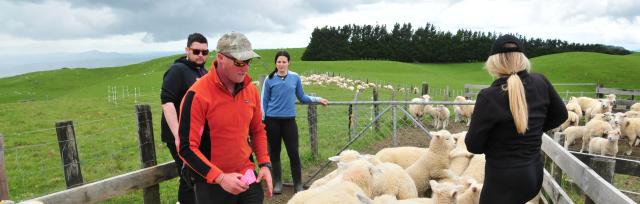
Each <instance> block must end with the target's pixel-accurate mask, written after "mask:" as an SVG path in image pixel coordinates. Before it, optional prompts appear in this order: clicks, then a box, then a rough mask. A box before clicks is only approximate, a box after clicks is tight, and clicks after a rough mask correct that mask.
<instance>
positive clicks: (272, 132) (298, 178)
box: [261, 50, 329, 194]
mask: <svg viewBox="0 0 640 204" xmlns="http://www.w3.org/2000/svg"><path fill="white" fill-rule="evenodd" d="M289 60H290V56H289V53H288V52H287V51H284V50H283V51H279V52H278V53H276V57H275V63H276V68H275V69H274V70H273V72H271V74H269V77H268V78H267V79H265V80H264V83H263V87H262V97H261V98H262V111H264V114H262V115H263V116H264V117H265V118H264V124H265V125H266V130H267V140H268V142H269V157H270V158H271V164H272V166H273V172H272V173H273V175H272V176H273V193H274V194H280V193H281V192H282V176H281V175H282V174H281V171H282V170H281V165H280V148H281V141H282V140H284V145H285V147H286V148H287V155H289V162H290V164H291V176H292V177H293V184H294V185H293V187H294V191H295V192H298V191H302V190H304V189H303V187H302V175H301V174H302V173H301V171H302V169H301V168H302V167H301V165H300V156H299V155H298V125H297V124H296V104H295V103H296V98H297V99H298V100H300V102H302V103H321V104H322V105H327V103H329V101H328V100H327V99H324V98H320V97H315V96H307V95H305V94H304V90H303V89H302V82H301V81H300V76H298V74H297V73H295V72H292V71H289V62H290V61H289Z"/></svg>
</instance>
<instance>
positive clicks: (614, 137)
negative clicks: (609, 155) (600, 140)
mask: <svg viewBox="0 0 640 204" xmlns="http://www.w3.org/2000/svg"><path fill="white" fill-rule="evenodd" d="M619 139H620V130H618V129H613V130H609V131H607V140H609V142H615V141H618V140H619Z"/></svg>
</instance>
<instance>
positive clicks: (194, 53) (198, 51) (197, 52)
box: [189, 48, 209, 56]
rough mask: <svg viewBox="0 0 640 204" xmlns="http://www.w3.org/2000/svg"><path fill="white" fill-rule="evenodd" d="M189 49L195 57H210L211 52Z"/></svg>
mask: <svg viewBox="0 0 640 204" xmlns="http://www.w3.org/2000/svg"><path fill="white" fill-rule="evenodd" d="M189 49H191V53H193V55H200V53H202V56H207V55H209V50H198V49H193V48H189Z"/></svg>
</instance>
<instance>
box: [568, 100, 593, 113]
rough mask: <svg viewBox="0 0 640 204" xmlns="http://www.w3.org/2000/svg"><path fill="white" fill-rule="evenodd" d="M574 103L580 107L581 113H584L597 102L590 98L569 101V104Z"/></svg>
mask: <svg viewBox="0 0 640 204" xmlns="http://www.w3.org/2000/svg"><path fill="white" fill-rule="evenodd" d="M572 101H575V102H577V103H578V104H579V105H580V108H581V109H582V111H583V112H586V111H587V109H588V108H591V107H592V106H593V105H594V104H595V103H596V102H597V101H598V100H596V99H593V98H590V97H585V96H582V97H578V98H575V97H571V100H569V102H572Z"/></svg>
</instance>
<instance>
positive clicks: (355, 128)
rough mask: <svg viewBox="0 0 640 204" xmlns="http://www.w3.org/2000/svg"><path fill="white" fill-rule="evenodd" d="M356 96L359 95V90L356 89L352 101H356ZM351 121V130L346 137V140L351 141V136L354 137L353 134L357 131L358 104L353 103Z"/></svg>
mask: <svg viewBox="0 0 640 204" xmlns="http://www.w3.org/2000/svg"><path fill="white" fill-rule="evenodd" d="M358 97H360V90H359V89H358V90H356V93H355V96H354V97H353V102H358ZM351 118H352V119H353V122H352V124H351V128H352V130H353V131H351V133H352V134H353V135H352V134H349V138H347V142H348V141H351V138H353V137H355V134H357V133H358V104H353V116H352V117H351Z"/></svg>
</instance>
